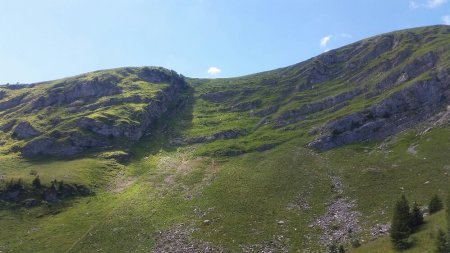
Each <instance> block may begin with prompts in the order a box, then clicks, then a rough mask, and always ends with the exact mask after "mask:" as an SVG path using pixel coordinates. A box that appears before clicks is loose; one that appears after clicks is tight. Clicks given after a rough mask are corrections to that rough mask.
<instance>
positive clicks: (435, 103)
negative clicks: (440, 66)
mask: <svg viewBox="0 0 450 253" xmlns="http://www.w3.org/2000/svg"><path fill="white" fill-rule="evenodd" d="M449 72H450V70H449V69H446V70H441V71H440V73H439V74H438V75H437V76H436V77H434V78H431V79H428V80H423V81H417V82H416V83H414V84H413V85H411V86H409V87H407V88H405V89H403V90H400V91H398V92H396V93H394V94H392V95H391V96H389V97H388V98H386V99H384V100H382V101H381V102H379V103H377V104H375V105H373V106H372V107H370V108H369V109H367V110H364V111H361V112H356V113H352V114H350V115H347V116H344V117H342V118H339V119H336V120H334V121H332V122H329V123H327V124H326V125H325V126H324V128H323V130H322V133H321V136H320V137H319V138H318V139H316V140H315V141H313V142H311V143H309V146H310V147H313V148H316V149H319V150H328V149H331V148H334V147H337V146H341V145H344V144H349V143H354V142H360V141H366V140H374V139H381V138H385V137H387V136H389V135H392V134H395V133H398V132H400V131H402V130H404V129H406V128H408V127H410V126H412V125H414V124H416V123H418V122H421V121H424V120H426V119H428V118H430V117H432V116H433V115H435V114H436V113H438V112H439V111H441V110H445V107H446V105H447V104H448V103H449V102H450V91H449V88H450V87H449V86H450V75H449Z"/></svg>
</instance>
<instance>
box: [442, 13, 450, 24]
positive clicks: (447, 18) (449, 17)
mask: <svg viewBox="0 0 450 253" xmlns="http://www.w3.org/2000/svg"><path fill="white" fill-rule="evenodd" d="M442 21H444V24H446V25H450V15H446V16H443V17H442Z"/></svg>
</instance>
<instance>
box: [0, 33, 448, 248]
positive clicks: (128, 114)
mask: <svg viewBox="0 0 450 253" xmlns="http://www.w3.org/2000/svg"><path fill="white" fill-rule="evenodd" d="M449 42H450V28H449V27H448V26H432V27H424V28H416V29H409V30H403V31H397V32H393V33H388V34H383V35H380V36H375V37H373V38H369V39H366V40H363V41H359V42H356V43H353V44H351V45H348V46H345V47H343V48H339V49H336V50H332V51H330V52H327V53H324V54H322V55H319V56H317V57H314V58H312V59H310V60H307V61H305V62H302V63H299V64H296V65H292V66H289V67H286V68H280V69H277V70H273V71H268V72H263V73H258V74H254V75H249V76H244V77H239V78H228V79H195V78H184V77H183V76H181V75H178V74H176V73H174V72H170V71H168V70H164V69H155V68H125V69H115V70H108V71H99V72H93V73H89V74H86V75H82V76H78V77H73V78H69V79H65V80H58V81H54V82H48V83H43V84H35V85H30V87H27V88H23V87H20V88H21V89H17V88H18V87H15V86H11V87H7V88H6V87H5V88H1V92H0V94H1V95H0V99H1V100H0V106H3V107H5V106H6V107H5V109H3V110H2V111H1V112H0V115H1V116H0V117H1V118H0V121H1V123H2V124H1V125H3V126H8V123H9V122H13V123H9V124H10V126H9V127H6V129H5V128H3V129H5V130H4V131H3V132H0V134H1V135H0V137H1V139H2V142H3V144H2V149H1V151H2V153H3V154H2V156H1V157H0V183H2V181H3V183H4V184H7V182H8V180H10V179H13V178H22V179H23V180H24V182H31V180H32V179H33V178H34V175H35V174H38V175H39V176H40V178H41V180H42V183H43V184H45V185H49V184H50V182H51V181H52V180H64V182H69V183H72V182H73V183H79V184H82V185H85V186H86V187H89V188H90V189H91V190H92V191H94V192H95V195H91V196H86V197H82V198H81V197H80V198H75V199H74V200H64V199H61V200H60V201H59V202H57V203H56V204H55V203H53V204H52V203H50V204H48V203H41V204H40V205H38V206H36V207H33V208H23V207H17V206H14V204H11V203H9V202H7V201H1V200H0V217H1V219H0V226H1V227H2V228H6V229H2V230H0V251H3V252H61V251H63V252H96V251H105V252H141V251H147V252H149V251H150V252H228V251H231V252H305V251H306V252H322V251H326V249H327V247H328V245H330V244H331V243H335V244H342V245H344V246H345V248H346V249H349V248H351V247H352V246H351V245H352V243H354V242H356V241H357V242H360V243H362V244H365V243H366V242H368V241H369V240H374V239H376V238H378V237H380V236H382V235H384V234H386V232H387V231H386V228H387V227H388V226H389V224H388V223H389V221H390V218H391V210H392V209H391V208H392V205H393V204H394V203H395V200H396V199H397V198H398V197H399V196H400V195H401V194H402V193H403V194H406V195H407V197H408V199H410V200H411V201H417V202H418V203H420V204H421V205H425V204H426V203H427V202H428V201H429V198H430V197H431V195H432V194H434V193H438V194H440V195H441V196H444V193H445V192H446V187H447V186H448V183H449V178H448V176H449V175H450V158H449V156H448V151H449V150H450V142H449V141H448V140H449V139H450V131H449V126H448V120H449V115H450V114H449V113H448V112H447V106H448V104H449V85H450V84H449V80H448V73H449V63H450V58H449V54H450V53H449V45H450V43H449ZM148 71H149V72H151V73H152V74H151V75H150V76H152V79H150V80H149V79H146V78H145V77H146V75H142V74H143V72H144V73H145V72H148ZM95 76H98V78H97V79H95ZM155 76H157V77H158V78H156V77H155ZM111 78H113V80H116V81H113V82H110V81H107V80H110V79H111ZM84 85H88V86H90V87H92V88H91V89H89V92H87V93H85V94H89V95H87V96H86V97H83V98H79V97H77V96H68V94H73V93H71V92H70V91H72V90H74V88H72V87H80V86H82V87H84ZM75 90H77V93H76V94H78V93H79V92H78V91H79V90H80V89H79V88H75ZM24 94H25V95H24ZM158 94H160V95H158ZM21 97H23V98H21ZM78 99H82V101H81V102H79V101H78V102H75V101H76V100H78ZM69 100H70V101H69ZM14 101H16V102H14ZM17 101H22V102H17ZM157 101H159V103H158V102H157ZM74 103H75V104H74ZM155 103H156V105H157V107H153V106H154V104H155ZM13 105H14V106H13ZM8 106H11V107H9V108H11V109H7V107H8ZM12 106H13V107H12ZM3 107H2V108H3ZM149 107H150V108H156V109H154V110H153V109H149ZM32 108H34V110H36V111H34V112H33V110H31V109H32ZM142 109H143V110H142ZM38 115H45V116H43V117H41V118H39V117H38ZM145 115H147V116H145ZM57 118H59V119H60V121H59V122H58V124H57V125H56V126H54V127H53V126H52V125H51V124H48V123H49V122H52V121H53V120H54V119H57ZM110 119H113V120H110ZM80 120H81V123H80ZM86 120H87V123H86V124H90V127H84V126H85V125H84V124H83V122H85V121H86ZM92 120H93V121H92ZM22 122H28V123H29V125H31V126H32V127H33V128H34V130H35V131H31V128H30V126H28V125H27V124H26V123H25V124H24V123H22ZM99 124H101V127H100V125H99ZM17 128H19V129H17ZM21 128H23V129H25V131H22V130H21ZM56 130H58V131H59V133H58V134H54V133H53V132H52V131H56ZM144 130H145V131H144ZM73 132H76V133H80V134H81V135H83V136H88V137H89V138H92V139H93V140H95V141H96V142H98V143H100V144H99V145H98V146H96V145H81V146H79V145H76V143H77V142H74V140H73V139H70V138H71V137H72V136H73ZM14 133H16V134H14ZM23 133H25V136H23ZM105 133H108V134H105ZM115 133H117V134H115ZM127 133H129V134H127ZM17 134H19V135H20V136H19V135H17ZM27 134H28V136H27ZM46 138H52V139H51V140H52V141H54V143H53V144H51V145H49V146H44V149H43V150H41V151H40V152H31V153H28V151H27V147H29V145H32V143H35V141H37V140H41V139H46ZM74 143H75V145H74ZM38 144H39V145H37V146H38V147H40V146H41V144H40V143H39V142H38ZM88 146H89V147H90V148H88ZM105 146H106V147H105ZM60 147H70V150H72V148H76V151H77V152H68V153H61V152H59V150H60ZM78 148H79V149H78ZM105 149H106V150H105ZM48 150H50V151H48ZM56 151H58V152H56ZM111 151H114V152H111ZM117 151H119V152H122V151H125V152H126V153H129V154H132V158H131V160H130V161H129V162H126V163H124V162H123V161H122V160H121V159H119V158H118V157H117V156H115V155H112V154H113V153H115V152H117ZM39 153H41V154H42V153H44V154H47V155H50V156H58V157H59V158H58V159H55V158H51V157H47V158H45V159H43V158H41V156H39V155H37V156H33V155H36V154H39ZM75 153H78V154H79V156H76V157H74V156H73V154H75ZM28 155H30V156H32V157H34V158H38V159H25V158H24V156H25V157H27V156H28ZM67 155H70V156H68V158H70V159H61V157H67ZM39 158H40V159H39ZM0 195H1V194H0ZM383 240H384V239H382V241H381V244H383ZM419 243H420V241H419ZM372 245H373V243H369V244H368V245H367V246H363V248H361V249H362V250H363V251H364V249H369V251H370V249H371V247H373V246H372ZM426 245H428V244H426ZM418 248H420V246H418Z"/></svg>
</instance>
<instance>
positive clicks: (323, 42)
mask: <svg viewBox="0 0 450 253" xmlns="http://www.w3.org/2000/svg"><path fill="white" fill-rule="evenodd" d="M332 37H333V35H328V36H325V37H323V38H321V39H320V47H326V46H327V45H328V43H329V42H330V40H331V38H332Z"/></svg>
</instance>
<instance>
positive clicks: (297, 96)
mask: <svg viewBox="0 0 450 253" xmlns="http://www.w3.org/2000/svg"><path fill="white" fill-rule="evenodd" d="M449 71H450V27H449V26H431V27H423V28H416V29H409V30H402V31H397V32H392V33H387V34H382V35H379V36H375V37H372V38H368V39H365V40H362V41H358V42H355V43H353V44H350V45H347V46H345V47H342V48H338V49H334V50H331V51H329V52H326V53H324V54H321V55H319V56H317V57H313V58H311V59H309V60H307V61H304V62H301V63H298V64H295V65H292V66H289V67H286V68H281V69H277V70H273V71H268V72H263V73H259V74H254V75H249V76H245V77H241V78H233V79H227V80H213V81H209V82H207V85H205V86H204V87H202V88H201V89H199V90H200V91H201V92H202V93H203V94H201V95H200V96H199V97H200V98H201V99H202V100H204V101H206V102H208V103H211V104H214V105H215V106H217V107H219V108H220V109H221V111H227V112H238V113H246V114H247V115H248V116H249V117H250V118H251V119H255V121H256V123H255V124H254V125H253V128H247V129H245V130H246V131H241V132H244V133H247V134H248V135H252V136H257V133H258V131H261V135H262V136H264V135H265V133H264V131H266V130H268V129H270V131H272V133H276V134H274V135H276V136H277V137H278V138H279V139H280V140H283V139H284V138H283V137H284V135H285V134H283V133H285V131H290V132H299V133H301V134H309V135H312V136H313V138H314V140H313V141H312V142H311V143H309V144H307V145H308V146H309V147H311V148H314V149H318V150H328V149H331V148H334V147H338V146H342V145H345V144H350V143H356V142H360V141H368V140H378V139H382V138H385V137H386V136H389V135H392V134H396V133H398V132H400V131H403V130H405V129H408V128H410V127H413V126H415V125H416V124H418V123H420V122H423V121H425V120H427V119H430V118H431V117H434V116H435V115H437V114H439V113H441V112H442V111H445V110H446V108H447V106H448V105H449V104H450V97H449V92H450V87H449V77H448V76H449V74H448V73H449ZM230 117H231V116H230ZM264 129H266V130H264ZM234 130H238V129H234ZM285 140H288V139H287V138H286V139H285ZM248 141H250V140H248ZM243 143H244V142H243Z"/></svg>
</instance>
